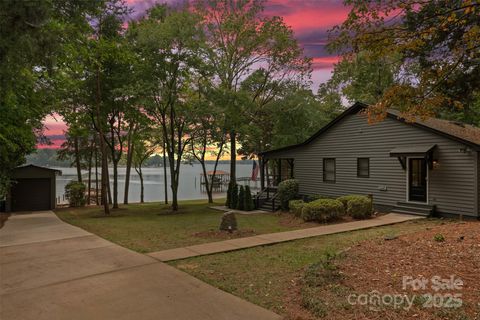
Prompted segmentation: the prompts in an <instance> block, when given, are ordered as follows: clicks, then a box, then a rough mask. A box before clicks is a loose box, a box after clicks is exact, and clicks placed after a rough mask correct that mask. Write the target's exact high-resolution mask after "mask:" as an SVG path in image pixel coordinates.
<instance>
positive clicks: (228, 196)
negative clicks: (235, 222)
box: [225, 181, 233, 208]
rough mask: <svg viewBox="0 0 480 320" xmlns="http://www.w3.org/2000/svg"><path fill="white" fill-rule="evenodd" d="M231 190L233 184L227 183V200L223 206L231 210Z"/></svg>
mask: <svg viewBox="0 0 480 320" xmlns="http://www.w3.org/2000/svg"><path fill="white" fill-rule="evenodd" d="M232 189H233V182H232V181H230V182H229V183H228V189H227V200H226V201H225V206H226V207H227V208H232Z"/></svg>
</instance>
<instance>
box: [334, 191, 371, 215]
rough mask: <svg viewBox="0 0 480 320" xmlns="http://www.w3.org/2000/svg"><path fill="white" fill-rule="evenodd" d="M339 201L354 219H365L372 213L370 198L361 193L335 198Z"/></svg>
mask: <svg viewBox="0 0 480 320" xmlns="http://www.w3.org/2000/svg"><path fill="white" fill-rule="evenodd" d="M337 200H338V201H340V202H341V203H342V204H343V206H344V208H345V211H346V213H347V215H349V216H351V217H352V218H355V219H365V218H368V217H370V216H371V215H372V211H373V203H372V199H371V198H369V197H367V196H361V195H355V194H352V195H347V196H343V197H340V198H338V199H337Z"/></svg>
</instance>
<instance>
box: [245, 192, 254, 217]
mask: <svg viewBox="0 0 480 320" xmlns="http://www.w3.org/2000/svg"><path fill="white" fill-rule="evenodd" d="M244 207H245V209H244V210H246V211H252V210H253V209H254V208H255V205H254V204H253V199H252V191H251V190H250V187H249V186H245V205H244Z"/></svg>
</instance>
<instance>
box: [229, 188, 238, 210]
mask: <svg viewBox="0 0 480 320" xmlns="http://www.w3.org/2000/svg"><path fill="white" fill-rule="evenodd" d="M230 209H238V184H236V183H235V184H233V185H232V190H231V191H230Z"/></svg>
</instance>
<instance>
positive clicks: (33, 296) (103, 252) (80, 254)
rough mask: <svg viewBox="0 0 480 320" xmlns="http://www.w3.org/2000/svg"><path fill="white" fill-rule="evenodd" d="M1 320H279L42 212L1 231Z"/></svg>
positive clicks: (14, 218) (13, 220) (12, 221)
mask: <svg viewBox="0 0 480 320" xmlns="http://www.w3.org/2000/svg"><path fill="white" fill-rule="evenodd" d="M245 272H251V271H247V270H246V271H245ZM0 319H10V320H14V319H35V320H42V319H48V320H51V319H69V320H71V319H115V320H117V319H135V320H143V319H162V320H168V319H175V320H176V319H185V320H187V319H188V320H202V319H229V320H235V319H258V320H261V319H280V317H279V316H278V315H276V314H274V313H272V312H270V311H268V310H265V309H263V308H260V307H258V306H256V305H253V304H251V303H249V302H247V301H244V300H242V299H240V298H237V297H235V296H233V295H230V294H228V293H226V292H223V291H221V290H219V289H216V288H214V287H212V286H209V285H207V284H206V283H204V282H202V281H200V280H198V279H196V278H193V277H191V276H189V275H187V274H185V273H183V272H181V271H179V270H177V269H175V268H172V267H170V266H168V265H166V264H164V263H161V262H159V261H157V260H155V259H153V258H151V257H148V256H145V255H142V254H139V253H136V252H133V251H130V250H128V249H125V248H123V247H120V246H118V245H115V244H113V243H111V242H109V241H106V240H104V239H102V238H99V237H97V236H95V235H93V234H91V233H88V232H86V231H84V230H82V229H79V228H77V227H74V226H71V225H69V224H67V223H64V222H62V221H61V220H60V219H58V218H57V216H56V215H55V214H54V213H53V212H50V211H48V212H39V213H32V214H23V215H13V216H11V217H10V218H9V219H8V221H7V222H6V224H5V226H4V227H3V228H2V229H0Z"/></svg>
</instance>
